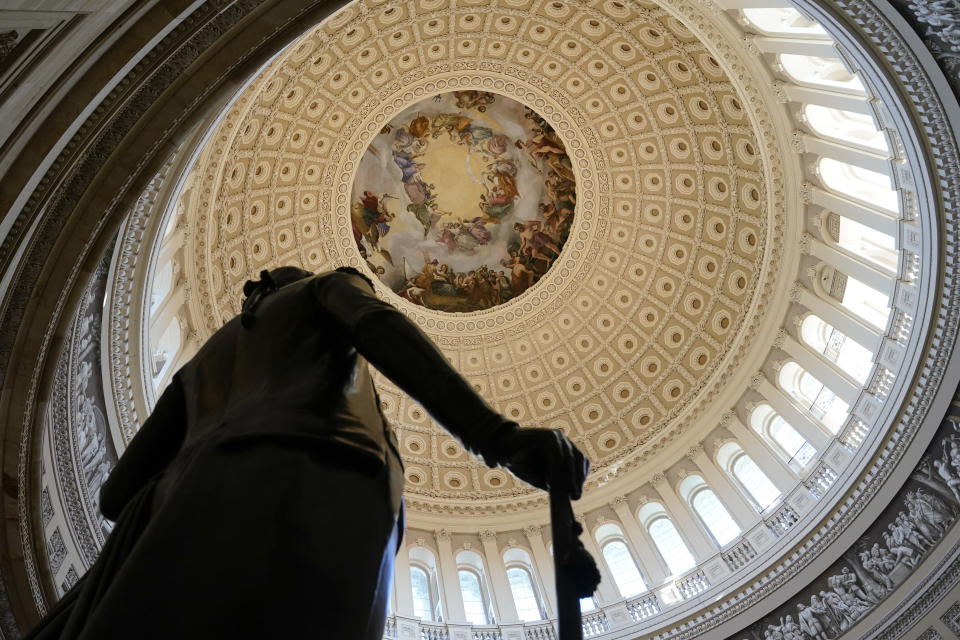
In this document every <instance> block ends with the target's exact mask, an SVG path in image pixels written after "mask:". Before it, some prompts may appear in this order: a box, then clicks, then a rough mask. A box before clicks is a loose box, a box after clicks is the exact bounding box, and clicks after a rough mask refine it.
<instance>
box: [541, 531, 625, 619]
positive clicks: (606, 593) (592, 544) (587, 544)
mask: <svg viewBox="0 0 960 640" xmlns="http://www.w3.org/2000/svg"><path fill="white" fill-rule="evenodd" d="M577 520H578V521H579V522H580V524H582V525H584V527H583V533H582V534H581V535H580V540H581V541H582V542H583V546H584V548H585V549H586V550H587V551H589V552H590V555H592V556H593V558H594V560H596V561H597V568H598V569H600V584H599V585H598V586H597V591H596V596H597V600H598V601H599V602H598V603H597V604H598V605H599V606H600V607H603V606H604V605H607V604H613V603H614V602H619V601H620V600H623V598H622V597H621V596H620V591H619V589H617V583H615V582H614V581H613V576H612V575H610V570H609V569H608V568H607V562H606V560H604V558H603V554H602V553H600V547H598V546H597V541H596V540H594V539H593V534H592V533H591V532H590V529H589V528H588V527H587V526H586V523H585V522H584V521H583V516H582V515H580V514H577ZM553 551H554V553H556V551H557V550H556V549H554V550H553Z"/></svg>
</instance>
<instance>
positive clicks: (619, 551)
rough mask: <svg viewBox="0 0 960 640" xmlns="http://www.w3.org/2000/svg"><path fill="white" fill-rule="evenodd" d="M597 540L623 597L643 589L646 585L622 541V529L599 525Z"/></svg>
mask: <svg viewBox="0 0 960 640" xmlns="http://www.w3.org/2000/svg"><path fill="white" fill-rule="evenodd" d="M595 535H596V538H597V542H599V543H600V553H601V554H603V559H604V560H605V561H606V563H607V567H608V568H609V569H610V575H612V576H613V581H614V582H615V583H617V589H618V590H619V591H620V595H621V596H623V597H624V598H629V597H630V596H635V595H637V594H638V593H641V592H642V591H645V590H646V588H647V585H646V584H645V583H644V581H643V577H642V576H641V575H640V570H639V569H638V568H637V563H636V561H634V559H633V556H632V555H631V554H630V550H629V549H628V548H627V545H626V543H625V542H624V541H623V531H621V530H620V527H618V526H617V525H615V524H609V523H608V524H604V525H601V526H600V527H599V528H598V529H597V531H596V534H595Z"/></svg>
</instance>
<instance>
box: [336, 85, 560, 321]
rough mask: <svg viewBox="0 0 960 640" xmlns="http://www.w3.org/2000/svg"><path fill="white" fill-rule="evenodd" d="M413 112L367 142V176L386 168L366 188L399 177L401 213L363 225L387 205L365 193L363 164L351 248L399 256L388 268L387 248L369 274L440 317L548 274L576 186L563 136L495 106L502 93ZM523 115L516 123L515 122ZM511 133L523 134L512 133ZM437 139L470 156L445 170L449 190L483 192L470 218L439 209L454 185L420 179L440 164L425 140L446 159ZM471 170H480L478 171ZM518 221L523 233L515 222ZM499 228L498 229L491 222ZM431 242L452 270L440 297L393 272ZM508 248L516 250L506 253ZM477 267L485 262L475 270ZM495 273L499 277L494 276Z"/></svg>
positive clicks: (498, 298)
mask: <svg viewBox="0 0 960 640" xmlns="http://www.w3.org/2000/svg"><path fill="white" fill-rule="evenodd" d="M491 105H494V106H492V107H491ZM481 107H482V108H481ZM417 109H418V110H417V111H415V112H413V111H411V112H407V113H409V114H411V115H409V116H405V117H403V118H402V119H400V118H398V119H397V121H395V122H392V123H391V124H389V125H387V126H384V127H383V128H382V129H381V135H380V137H379V138H378V142H377V143H376V144H375V145H374V144H372V145H371V148H373V147H376V149H374V150H375V153H373V155H371V156H369V157H365V159H364V160H363V162H365V163H366V167H367V168H368V170H369V171H374V172H381V173H382V172H383V170H384V169H385V168H388V169H389V173H388V174H387V175H386V176H382V177H381V178H380V179H378V181H377V182H371V181H367V184H368V185H371V184H378V185H380V184H382V178H384V177H386V178H390V179H392V180H399V182H400V187H401V190H399V193H397V192H396V191H394V193H396V195H397V196H398V199H399V200H400V212H399V213H397V214H396V217H397V219H396V220H395V221H392V222H391V221H390V220H383V221H382V222H383V223H384V225H381V226H378V228H377V229H372V228H371V226H370V225H371V219H372V217H373V213H374V212H375V211H378V210H387V208H386V207H385V206H384V203H383V196H378V195H376V194H373V193H368V192H367V191H373V189H372V188H371V189H369V190H367V191H365V190H363V186H364V185H363V183H364V181H365V180H364V179H363V178H364V175H365V172H364V171H363V170H362V168H363V166H364V165H363V164H362V165H361V171H360V172H358V176H357V177H358V179H357V184H356V185H355V187H354V189H355V191H354V196H353V200H354V201H355V204H354V205H353V206H354V208H355V209H356V210H355V211H354V210H353V209H352V210H351V212H352V214H353V218H354V237H355V240H356V241H357V245H358V247H363V245H366V246H367V248H369V250H370V253H371V255H373V253H374V252H375V251H376V252H378V253H382V252H383V251H386V250H387V249H389V250H392V251H394V255H396V251H400V252H401V253H400V255H399V256H397V260H396V263H395V262H394V259H393V257H392V256H389V251H387V252H386V253H387V255H385V256H383V257H384V260H386V262H388V263H389V265H387V264H386V263H385V262H384V261H381V260H373V261H370V268H371V270H374V269H375V265H377V264H379V265H383V266H384V267H386V270H385V273H384V274H383V275H384V281H385V282H390V283H391V285H390V286H391V288H393V290H394V291H395V292H396V293H398V294H399V295H401V296H402V297H404V298H407V299H408V300H410V301H411V302H413V303H414V304H422V305H424V306H427V307H430V308H437V309H442V310H444V311H448V312H468V311H473V310H476V309H480V308H484V305H496V304H501V303H502V302H505V301H507V300H510V299H512V298H513V297H515V296H517V295H520V294H521V293H522V292H523V291H525V290H526V289H528V288H529V287H531V286H533V285H534V284H535V283H536V282H537V280H539V278H540V277H541V276H542V275H543V274H544V273H545V272H546V270H547V269H549V268H550V266H551V264H552V263H553V262H554V261H555V259H556V257H557V255H558V254H559V252H560V250H561V249H562V247H563V245H564V243H565V242H566V239H567V237H568V236H569V233H570V227H571V225H572V222H573V215H574V209H575V205H576V185H575V183H574V180H573V172H572V165H571V163H570V159H569V158H568V157H567V155H566V152H565V150H564V146H563V143H562V141H561V139H560V138H559V136H557V134H556V132H555V131H554V130H553V128H552V127H551V126H550V125H549V123H547V121H546V120H544V119H543V118H542V117H540V116H539V115H537V114H536V113H535V112H533V111H532V110H530V109H528V108H526V107H523V105H520V104H518V103H517V104H513V103H511V101H509V100H506V99H503V104H502V105H501V97H498V96H495V95H494V94H491V93H488V92H483V91H477V90H464V91H458V92H453V93H451V94H442V95H437V96H433V97H432V98H429V99H427V100H426V101H424V102H423V103H422V106H421V107H418V108H417ZM481 111H485V113H484V115H480V112H481ZM521 112H522V114H523V116H522V118H523V119H522V120H520V119H519V118H518V116H519V115H520V113H521ZM518 125H519V127H521V128H520V129H518ZM504 131H509V132H510V133H509V134H506V133H504ZM516 131H521V133H520V134H519V135H517V134H516V133H514V132H516ZM444 134H446V135H447V137H448V138H449V141H450V142H452V143H455V144H457V145H460V146H461V147H463V148H464V150H465V151H466V152H467V154H468V155H467V163H466V167H465V168H463V166H462V164H461V163H462V159H461V160H460V161H458V162H457V163H456V164H457V166H455V167H454V166H451V167H450V170H451V171H452V172H457V175H454V176H452V177H451V183H450V184H451V185H455V184H457V182H458V181H459V180H467V179H469V180H470V181H472V182H473V183H476V184H477V185H482V187H483V188H482V190H480V191H479V193H478V195H477V198H478V200H477V201H475V202H477V204H476V205H475V206H476V207H477V209H475V210H474V211H472V212H471V211H469V209H467V210H465V211H459V210H456V211H441V210H440V209H439V208H438V204H437V203H438V201H445V200H444V198H446V197H448V196H449V195H451V194H448V193H446V191H444V189H447V188H456V187H452V186H450V185H448V184H447V182H446V181H444V183H443V184H441V185H440V189H439V190H438V189H437V188H436V187H435V186H434V185H432V184H429V183H427V181H426V180H425V179H424V177H423V176H424V173H423V171H425V167H426V163H427V162H431V161H432V162H438V163H442V162H445V161H446V160H439V158H440V157H441V156H440V155H439V154H438V155H437V156H436V157H437V158H438V160H431V159H432V158H433V157H434V156H432V155H431V149H430V147H431V144H435V145H436V146H437V148H438V149H440V150H441V152H443V153H446V151H445V149H447V143H446V141H445V140H444V141H441V142H439V143H432V142H431V141H433V140H437V139H438V138H440V137H441V136H443V135H444ZM524 153H527V156H528V160H529V166H528V161H526V160H522V159H521V158H522V156H523V155H524ZM388 154H389V156H390V157H389V159H388V158H387V157H386V156H387V155H388ZM394 167H395V168H394ZM478 167H482V168H481V169H480V170H479V171H478ZM530 167H533V168H534V169H535V170H532V169H530ZM464 172H465V173H464ZM536 173H539V175H540V178H537V176H536V175H535V174H536ZM427 175H430V174H427ZM437 182H438V184H440V181H437ZM471 188H473V187H471ZM380 190H386V189H383V187H380V186H378V188H377V191H380ZM521 190H522V191H524V192H527V191H530V195H531V197H535V198H537V200H535V201H533V202H530V203H527V202H524V200H523V196H525V195H527V194H526V193H523V194H521ZM391 197H392V196H391ZM456 206H463V205H459V204H458V205H456ZM451 208H453V207H452V206H451ZM387 211H389V210H387ZM519 212H522V214H523V219H522V220H518V218H519V217H520V216H518V215H517V214H518V213H519ZM364 214H366V215H364ZM531 215H532V216H533V219H530V216H531ZM518 222H519V224H521V225H522V229H520V228H517V227H515V226H514V225H515V223H518ZM504 223H506V225H505V226H504V227H494V226H493V225H498V224H504ZM391 228H392V229H393V232H392V236H390V237H389V238H386V239H385V238H384V235H385V233H386V232H389V230H390V229H391ZM413 230H416V232H415V234H416V236H420V235H421V234H420V231H421V230H422V238H423V241H424V242H417V241H416V240H413V241H411V242H408V239H410V238H411V234H410V232H411V231H413ZM515 232H516V233H515ZM408 245H409V246H408ZM429 245H434V246H436V245H439V246H440V247H442V251H441V250H438V251H437V253H439V257H440V258H441V259H443V258H444V257H448V256H449V258H450V259H452V261H451V264H453V265H455V269H451V272H450V274H449V277H448V278H446V281H447V282H448V284H449V286H448V287H444V288H443V292H444V295H439V293H437V290H436V286H437V285H433V286H431V282H432V280H431V282H426V281H424V280H419V277H420V275H422V274H417V273H416V272H410V273H408V272H407V267H406V266H404V267H402V269H401V267H400V266H399V265H400V264H401V261H400V258H401V257H402V259H403V264H404V265H411V267H412V268H413V269H419V264H422V263H420V262H419V259H418V257H417V256H416V255H415V254H416V253H420V252H422V251H424V250H425V249H426V248H427V246H429ZM511 251H514V252H515V254H514V255H512V256H509V254H510V252H511ZM451 254H457V256H461V257H467V256H473V258H472V260H473V261H475V262H474V263H473V264H471V266H469V267H468V266H467V265H468V264H470V262H469V261H464V260H462V259H460V258H457V259H453V256H452V255H451ZM508 256H509V257H508ZM428 262H429V261H428ZM483 264H486V265H487V266H486V268H485V269H483V270H482V273H480V274H478V273H477V272H478V271H481V265H483ZM390 265H395V266H392V267H391V266H390ZM414 265H415V266H414ZM460 265H463V266H462V267H461V266H460ZM490 267H496V268H494V269H491V268H490ZM500 267H503V268H504V269H505V271H502V272H501V271H500ZM458 269H462V271H459V272H458V271H457V270H458ZM471 269H472V270H473V271H475V273H473V274H472V275H471V274H469V273H468V272H469V271H470V270H471ZM401 271H402V272H401ZM411 279H412V280H411ZM420 290H422V291H420Z"/></svg>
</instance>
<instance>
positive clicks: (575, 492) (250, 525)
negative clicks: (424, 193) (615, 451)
mask: <svg viewBox="0 0 960 640" xmlns="http://www.w3.org/2000/svg"><path fill="white" fill-rule="evenodd" d="M244 294H245V295H246V299H245V300H244V304H243V312H242V313H241V315H239V316H237V317H235V318H233V319H232V320H230V321H229V322H228V323H227V324H226V325H224V326H223V328H221V329H220V330H219V331H217V332H216V333H215V334H214V335H213V336H212V337H211V338H210V339H209V340H208V341H207V342H206V344H204V345H203V347H201V349H200V350H199V352H198V353H197V354H196V356H194V357H193V358H192V359H191V360H190V361H189V362H188V363H187V364H186V365H184V366H183V368H181V369H180V370H179V371H178V372H177V373H176V374H175V375H174V376H173V380H172V382H171V383H170V385H169V386H168V387H167V389H166V390H165V391H164V392H163V394H162V396H161V397H160V399H159V401H158V402H157V406H156V408H155V409H154V411H153V413H152V414H151V415H150V416H149V417H148V418H147V420H146V422H145V423H144V424H143V426H142V427H141V429H140V431H139V432H138V433H137V435H136V437H134V438H133V440H132V441H131V442H130V444H129V446H128V447H127V450H126V452H125V453H124V455H123V456H122V457H121V459H120V461H119V462H118V464H117V467H116V469H114V471H113V473H112V474H111V476H110V477H109V478H108V479H107V481H106V483H105V484H104V485H103V489H102V492H101V508H102V510H103V513H104V515H105V516H106V517H108V518H110V519H112V520H116V526H115V528H114V530H113V533H112V534H111V535H110V536H109V538H108V539H107V541H106V544H105V545H104V548H103V550H102V552H101V555H100V557H99V559H98V560H97V562H96V563H95V564H94V565H93V567H91V569H90V570H89V571H88V572H87V574H86V575H85V576H84V577H83V578H82V579H81V581H80V582H79V583H78V584H77V585H76V586H75V587H74V588H73V589H72V590H71V591H70V592H68V593H67V594H66V595H65V596H64V598H62V599H61V601H60V602H59V603H57V605H56V606H55V607H54V608H53V609H52V610H51V611H50V612H49V613H48V615H47V617H46V618H45V619H44V620H43V621H42V622H41V624H40V625H39V626H38V627H37V628H36V629H34V631H33V632H32V633H31V634H30V635H28V636H27V638H36V639H41V640H48V639H52V638H62V639H66V638H69V639H71V640H73V639H79V640H106V639H118V640H121V639H122V640H131V639H133V638H136V639H138V640H148V639H154V638H155V639H158V640H159V639H163V640H169V639H172V638H177V639H180V640H182V639H193V638H196V639H197V640H201V639H202V640H210V639H213V638H284V639H288V640H289V639H292V638H310V639H315V638H337V639H338V640H350V639H357V640H360V639H363V640H366V639H371V640H373V639H379V638H380V637H381V634H382V633H383V626H384V621H385V616H386V608H387V597H388V593H389V588H390V581H391V576H392V572H393V558H394V554H395V552H396V548H397V544H398V542H399V537H400V536H402V532H403V506H402V499H401V494H402V490H403V467H402V463H401V461H400V456H399V454H398V452H397V444H396V441H395V436H394V434H393V431H392V429H391V428H390V427H389V425H388V424H387V422H386V420H385V419H384V418H383V416H382V414H381V413H380V405H379V399H378V398H377V394H376V390H375V389H374V386H373V383H372V380H371V376H370V372H369V370H368V367H367V362H369V363H370V364H372V365H373V366H374V367H376V368H377V369H378V370H379V371H380V372H382V373H383V374H384V375H385V376H387V377H388V378H389V379H390V380H392V381H393V382H394V383H395V384H396V385H397V386H399V387H400V388H401V389H403V390H404V391H405V392H407V393H408V394H409V395H410V396H411V397H412V398H413V399H414V400H415V401H417V402H418V403H420V404H421V405H422V406H423V407H424V408H425V409H426V410H427V411H428V412H429V413H430V414H431V415H432V416H433V418H434V419H435V420H436V421H437V422H438V423H439V424H440V425H442V426H443V427H444V428H446V429H447V430H448V431H449V432H450V433H451V434H453V435H454V436H456V437H457V438H458V439H459V440H460V442H461V443H462V444H463V446H464V447H465V448H466V449H467V450H468V451H470V452H472V453H473V454H475V455H477V456H479V457H481V458H482V459H483V461H484V462H486V464H487V465H489V466H495V465H503V466H504V467H506V468H507V469H509V470H510V471H511V472H513V473H514V474H515V475H516V476H517V477H519V478H520V479H522V480H524V481H526V482H528V483H530V484H532V485H533V486H535V487H538V488H541V489H548V488H549V489H551V490H552V497H553V500H552V502H553V506H554V508H553V512H554V514H560V515H559V516H557V517H560V518H561V520H562V522H561V523H558V522H557V521H555V522H554V531H555V532H556V531H557V527H558V524H559V525H560V535H559V538H557V540H556V545H555V546H556V549H555V552H556V553H557V559H558V563H559V564H560V565H561V566H558V579H561V582H562V576H564V575H567V574H568V573H569V572H568V571H566V570H564V569H563V568H562V566H563V563H564V562H569V563H570V564H571V565H572V566H574V571H573V574H570V575H573V576H574V579H573V582H574V583H576V584H575V588H574V591H578V590H579V591H585V590H587V589H589V591H587V593H589V592H592V590H593V588H594V587H595V586H596V580H594V579H593V577H594V576H593V574H591V573H590V569H592V570H593V572H594V573H595V572H596V567H595V566H593V565H592V560H591V559H590V558H589V555H586V552H585V551H583V550H582V547H580V546H579V541H578V540H576V534H577V533H578V527H579V525H578V524H577V523H576V522H575V521H574V520H573V518H572V511H570V505H569V498H573V499H576V498H578V497H579V496H580V492H581V490H582V486H583V482H584V479H585V477H586V474H587V471H588V468H589V464H588V462H587V461H586V460H585V458H584V457H583V455H582V454H581V453H580V451H579V450H577V448H576V447H575V446H574V445H573V444H572V443H571V442H570V441H569V440H568V439H567V438H566V437H565V436H563V435H562V434H561V433H560V432H558V431H552V430H547V429H519V428H518V426H517V424H516V423H514V422H511V421H510V420H507V419H506V418H505V417H504V416H502V415H500V414H499V413H497V412H495V411H494V410H492V409H491V408H490V407H489V406H488V405H487V404H486V403H485V402H484V401H483V399H482V398H480V397H479V396H478V395H477V394H476V393H475V392H474V390H473V389H472V388H471V386H470V385H469V384H468V383H467V382H466V381H465V380H464V379H463V378H462V377H461V376H460V375H459V374H458V373H457V372H456V371H455V370H454V369H453V368H452V367H451V366H450V365H449V364H448V363H447V360H446V359H445V358H444V356H443V355H442V354H441V353H440V351H439V350H437V349H436V347H435V346H434V345H433V344H432V343H431V342H430V340H429V339H428V338H427V337H426V336H425V335H424V334H423V333H421V332H420V331H419V330H418V329H417V328H416V326H415V325H414V324H413V323H411V322H410V321H409V320H407V318H406V317H405V316H404V315H403V314H402V313H400V312H399V311H397V310H396V309H394V308H393V307H392V306H390V305H389V304H387V303H385V302H383V301H381V300H379V299H378V298H377V297H376V296H375V295H374V293H373V287H372V285H371V283H370V282H369V280H367V278H366V277H365V276H363V275H361V274H360V273H359V272H357V271H355V270H353V269H349V268H344V269H338V270H337V271H333V272H328V273H323V274H319V275H314V274H312V273H310V272H307V271H304V270H302V269H299V268H296V267H280V268H278V269H274V270H272V271H270V272H267V271H264V272H262V273H261V279H260V280H259V281H256V282H254V281H249V282H247V284H246V286H245V287H244ZM564 505H565V506H564ZM555 520H556V517H555ZM555 537H557V534H556V533H555ZM561 538H562V540H561ZM578 547H579V548H578ZM585 562H587V563H588V564H589V566H587V565H586V564H584V563H585ZM577 567H579V569H577ZM584 567H586V569H585V570H584ZM578 575H579V576H584V575H586V576H587V579H586V580H584V579H582V578H581V579H579V582H578V581H577V579H576V576H578ZM598 577H599V576H598V575H597V576H596V578H597V579H598ZM591 581H592V586H591V584H589V583H590V582H591ZM577 585H579V586H577ZM570 593H572V592H570V590H569V589H568V598H570V597H574V596H571V595H570ZM568 601H569V600H568ZM573 606H576V602H575V601H574V602H573ZM576 623H577V624H576V627H577V629H576V631H579V610H577V613H576Z"/></svg>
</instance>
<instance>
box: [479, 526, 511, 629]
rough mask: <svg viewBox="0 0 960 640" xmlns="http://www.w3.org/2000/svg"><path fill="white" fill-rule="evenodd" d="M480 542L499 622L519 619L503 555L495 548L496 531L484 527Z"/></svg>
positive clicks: (506, 622)
mask: <svg viewBox="0 0 960 640" xmlns="http://www.w3.org/2000/svg"><path fill="white" fill-rule="evenodd" d="M480 542H482V543H483V555H484V556H486V560H487V572H488V573H489V574H490V575H489V576H488V577H489V579H490V586H491V591H492V593H491V596H492V597H493V600H494V602H493V607H494V609H495V610H496V611H498V612H499V614H500V624H513V623H515V622H519V621H520V617H519V616H518V615H517V606H516V604H515V603H514V602H513V592H512V591H511V590H510V581H509V580H507V570H506V568H505V567H504V566H503V557H502V556H501V555H500V549H498V548H497V532H496V531H492V530H490V529H484V530H483V531H481V532H480Z"/></svg>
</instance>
